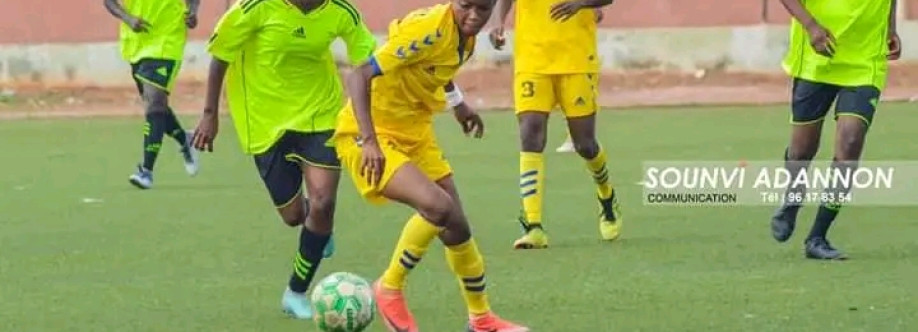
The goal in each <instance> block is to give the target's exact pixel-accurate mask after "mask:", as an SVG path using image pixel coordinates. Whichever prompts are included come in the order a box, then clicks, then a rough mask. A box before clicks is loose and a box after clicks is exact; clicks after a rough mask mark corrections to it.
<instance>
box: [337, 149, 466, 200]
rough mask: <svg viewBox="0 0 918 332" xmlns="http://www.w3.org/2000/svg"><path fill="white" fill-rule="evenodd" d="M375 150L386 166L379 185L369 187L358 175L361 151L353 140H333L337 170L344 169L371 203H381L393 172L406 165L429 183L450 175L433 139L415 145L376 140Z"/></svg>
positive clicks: (446, 163) (365, 180)
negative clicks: (411, 167) (417, 169)
mask: <svg viewBox="0 0 918 332" xmlns="http://www.w3.org/2000/svg"><path fill="white" fill-rule="evenodd" d="M377 139H378V140H379V148H380V149H382V152H383V155H384V156H385V157H386V165H385V169H384V170H383V175H382V179H381V180H380V182H379V184H377V185H375V186H371V185H369V184H368V183H367V178H366V177H364V176H361V175H360V155H361V152H362V150H363V149H362V148H361V147H360V146H359V145H357V136H355V135H341V136H337V137H335V139H334V144H335V150H336V151H337V152H338V158H340V159H341V166H343V167H344V168H345V169H347V172H348V173H350V174H351V179H352V180H354V185H355V186H356V187H357V191H358V192H359V193H360V195H362V196H363V197H364V198H366V199H367V200H368V201H370V202H373V203H384V202H386V198H385V197H383V195H382V191H383V189H385V188H386V186H387V185H388V184H389V181H391V180H392V176H393V175H395V172H396V171H397V170H398V169H399V168H401V167H402V166H404V165H405V164H407V163H412V164H414V165H415V166H417V167H418V168H419V169H421V172H423V173H424V174H425V175H427V178H429V179H430V180H431V181H438V180H440V179H442V178H444V177H446V176H448V175H450V174H452V173H453V169H452V167H450V165H449V163H448V162H447V161H446V159H445V158H444V157H443V152H442V151H441V150H440V146H439V145H437V141H436V139H435V138H433V137H430V138H425V139H422V140H420V141H419V142H417V143H405V142H400V141H398V140H395V139H392V138H389V137H384V136H379V137H378V138H377Z"/></svg>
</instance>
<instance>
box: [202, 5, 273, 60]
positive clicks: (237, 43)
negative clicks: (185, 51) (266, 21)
mask: <svg viewBox="0 0 918 332" xmlns="http://www.w3.org/2000/svg"><path fill="white" fill-rule="evenodd" d="M259 3H260V1H254V2H252V1H239V2H237V3H236V4H235V5H233V6H232V7H230V9H229V10H228V11H227V12H226V13H225V14H223V17H221V18H220V21H219V22H217V26H216V27H215V28H214V33H213V34H212V35H211V36H210V40H209V41H208V42H207V52H209V53H210V54H211V55H213V56H214V57H216V58H217V59H220V60H223V61H226V62H233V61H234V60H235V59H236V55H237V54H238V53H239V50H240V49H241V48H242V46H243V45H245V43H246V42H247V41H248V40H249V39H250V38H252V37H253V36H254V35H255V33H256V32H257V31H258V30H259V29H260V28H261V19H260V18H261V15H260V14H259V11H258V10H257V9H258V4H259Z"/></svg>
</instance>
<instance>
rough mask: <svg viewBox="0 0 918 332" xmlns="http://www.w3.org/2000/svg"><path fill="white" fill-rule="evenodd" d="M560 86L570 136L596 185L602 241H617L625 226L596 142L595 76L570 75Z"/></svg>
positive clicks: (597, 107)
mask: <svg viewBox="0 0 918 332" xmlns="http://www.w3.org/2000/svg"><path fill="white" fill-rule="evenodd" d="M559 80H560V82H559V84H558V85H557V87H556V88H557V89H558V91H559V96H560V100H561V108H562V109H563V110H564V115H565V116H566V117H567V125H568V132H570V134H571V138H572V140H573V141H574V150H575V151H576V152H577V154H578V155H580V157H581V158H583V159H584V160H586V164H587V170H589V172H590V174H591V175H592V177H593V182H595V183H596V194H597V198H598V200H599V206H600V212H601V213H600V217H599V231H600V236H601V237H602V239H603V240H608V241H611V240H615V239H617V238H618V237H619V235H620V234H621V227H622V224H623V222H624V220H623V219H622V215H621V212H620V209H619V203H618V198H617V197H616V195H615V189H614V188H613V186H612V180H611V179H610V176H609V167H608V164H607V162H606V161H607V160H606V152H605V151H604V150H603V148H602V145H601V144H599V141H598V140H597V139H596V112H597V111H598V110H599V105H597V102H596V99H597V92H598V91H597V88H596V86H597V84H598V83H599V78H598V75H596V74H571V75H564V76H562V77H560V78H559Z"/></svg>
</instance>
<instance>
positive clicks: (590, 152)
mask: <svg viewBox="0 0 918 332" xmlns="http://www.w3.org/2000/svg"><path fill="white" fill-rule="evenodd" d="M574 150H575V151H577V154H578V155H580V156H581V157H583V158H586V159H593V158H596V155H597V154H599V143H598V142H596V139H594V138H590V139H586V140H574Z"/></svg>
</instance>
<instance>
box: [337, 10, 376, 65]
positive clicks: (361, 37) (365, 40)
mask: <svg viewBox="0 0 918 332" xmlns="http://www.w3.org/2000/svg"><path fill="white" fill-rule="evenodd" d="M343 21H344V22H342V25H343V26H342V28H341V39H343V40H344V45H346V46H347V58H348V61H349V62H350V63H351V65H355V66H356V65H360V64H363V63H364V62H366V61H367V60H368V59H369V58H370V56H372V55H373V50H374V49H376V37H374V36H373V33H372V32H370V29H369V28H367V25H366V23H364V21H363V17H362V16H359V15H358V16H357V17H356V18H352V17H347V18H346V19H345V20H343Z"/></svg>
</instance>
